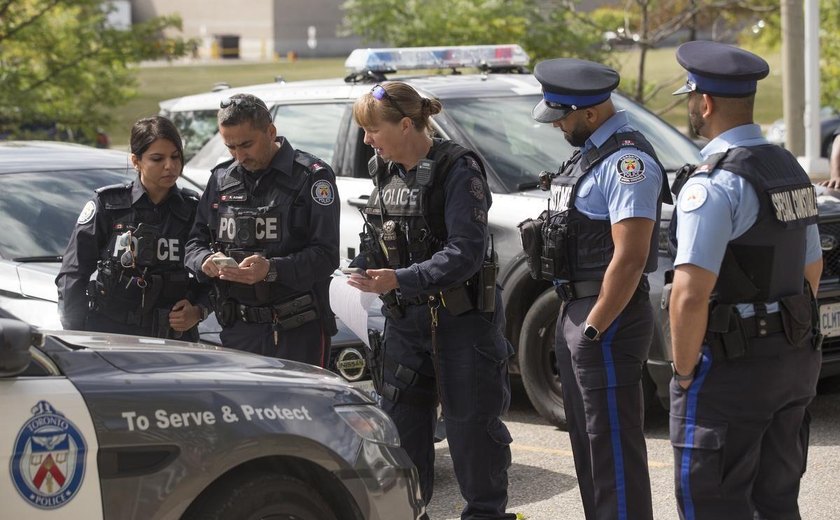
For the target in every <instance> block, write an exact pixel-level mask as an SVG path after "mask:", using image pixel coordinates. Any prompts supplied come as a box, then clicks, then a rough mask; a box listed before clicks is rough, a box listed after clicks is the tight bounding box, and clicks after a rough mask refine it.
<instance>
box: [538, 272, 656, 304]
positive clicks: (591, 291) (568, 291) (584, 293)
mask: <svg viewBox="0 0 840 520" xmlns="http://www.w3.org/2000/svg"><path fill="white" fill-rule="evenodd" d="M603 283H604V282H603V280H585V281H582V282H566V283H561V284H558V285H555V286H554V290H555V291H556V292H557V296H559V297H560V299H561V300H563V301H564V302H567V301H570V300H577V299H579V298H590V297H592V296H598V295H599V294H600V293H601V286H602V285H603ZM648 292H650V284H648V279H647V276H644V275H643V276H642V278H641V280H639V286H638V287H637V288H636V293H635V294H634V295H633V298H634V299H635V298H640V297H642V296H645V297H646V296H647V294H648Z"/></svg>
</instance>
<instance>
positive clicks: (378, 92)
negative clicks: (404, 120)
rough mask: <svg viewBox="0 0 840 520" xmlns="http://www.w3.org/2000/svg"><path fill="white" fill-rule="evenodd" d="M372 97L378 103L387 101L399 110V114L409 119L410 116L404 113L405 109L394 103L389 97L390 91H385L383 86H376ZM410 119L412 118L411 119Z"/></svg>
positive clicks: (372, 90) (371, 93)
mask: <svg viewBox="0 0 840 520" xmlns="http://www.w3.org/2000/svg"><path fill="white" fill-rule="evenodd" d="M370 95H371V96H373V99H376V100H377V101H382V100H383V99H387V100H388V103H390V104H391V106H392V107H394V108H396V109H397V112H399V113H400V114H401V115H402V116H403V117H408V114H406V113H405V111H403V109H402V108H400V106H399V105H398V104H397V102H396V101H394V98H392V97H391V96H390V95H388V91H387V90H385V87H383V86H382V85H374V86H373V88H372V89H370ZM409 119H411V118H410V117H409Z"/></svg>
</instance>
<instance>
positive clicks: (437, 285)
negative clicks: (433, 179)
mask: <svg viewBox="0 0 840 520" xmlns="http://www.w3.org/2000/svg"><path fill="white" fill-rule="evenodd" d="M443 190H444V213H445V215H444V220H445V222H446V233H447V236H446V242H445V243H444V246H443V249H442V250H440V251H438V252H437V253H435V254H434V255H432V257H431V258H430V259H428V260H426V261H424V262H421V263H419V264H412V265H410V266H408V267H406V268H403V269H397V271H396V274H397V281H398V282H399V284H400V289H399V290H400V293H401V294H402V296H404V297H407V298H413V297H416V296H420V295H421V294H433V293H436V292H438V291H441V290H443V289H448V288H450V287H454V286H456V285H458V284H462V283H464V282H465V281H467V280H468V279H469V278H470V277H471V276H473V275H474V274H475V273H476V272H478V270H479V269H480V268H481V263H482V261H483V260H484V253H485V251H486V249H487V245H488V241H489V233H488V231H487V211H488V210H489V209H490V204H491V202H492V201H491V194H490V190H489V189H488V187H487V182H486V180H485V179H484V178H483V176H482V175H481V170H480V169H479V166H478V164H477V163H476V162H475V159H473V158H472V157H469V156H465V157H461V158H459V159H458V160H457V161H455V163H454V164H453V165H452V166H451V168H450V170H449V173H448V175H446V178H445V179H444V183H443Z"/></svg>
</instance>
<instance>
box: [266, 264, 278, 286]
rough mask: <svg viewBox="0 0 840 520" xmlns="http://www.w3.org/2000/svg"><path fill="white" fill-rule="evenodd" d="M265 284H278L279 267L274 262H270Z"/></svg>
mask: <svg viewBox="0 0 840 520" xmlns="http://www.w3.org/2000/svg"><path fill="white" fill-rule="evenodd" d="M263 281H264V282H276V281H277V266H276V265H274V262H272V261H271V260H268V273H266V275H265V278H263Z"/></svg>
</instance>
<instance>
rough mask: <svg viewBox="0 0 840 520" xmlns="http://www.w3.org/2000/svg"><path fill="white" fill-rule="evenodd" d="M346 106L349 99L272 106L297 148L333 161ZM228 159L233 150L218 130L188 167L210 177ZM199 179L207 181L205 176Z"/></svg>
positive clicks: (279, 127) (279, 125)
mask: <svg viewBox="0 0 840 520" xmlns="http://www.w3.org/2000/svg"><path fill="white" fill-rule="evenodd" d="M347 106H348V105H347V103H313V104H297V105H280V106H278V107H277V108H276V109H274V110H273V112H274V124H275V125H276V126H277V134H278V135H282V136H285V137H286V138H288V139H289V143H291V145H292V146H293V147H294V148H296V149H298V150H302V151H304V152H308V153H311V154H312V155H314V156H316V157H318V158H320V159H321V160H323V161H325V162H326V163H327V164H332V159H333V153H334V152H335V141H336V138H337V136H338V130H339V128H340V126H341V118H342V115H343V114H344V112H345V111H346V110H347ZM228 159H230V152H228V149H227V148H226V147H225V143H224V141H222V136H221V135H220V134H218V133H217V134H216V135H215V136H214V137H213V138H212V139H210V140H209V142H208V143H207V144H206V145H205V146H204V148H202V149H201V151H199V152H198V153H197V154H195V156H194V157H193V158H192V160H191V161H189V164H188V167H189V168H190V169H191V170H200V171H206V172H207V174H208V175H207V177H209V173H210V170H212V169H213V167H215V166H216V165H217V164H219V163H220V162H223V161H227V160H228ZM196 180H197V181H204V182H206V178H202V179H196Z"/></svg>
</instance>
